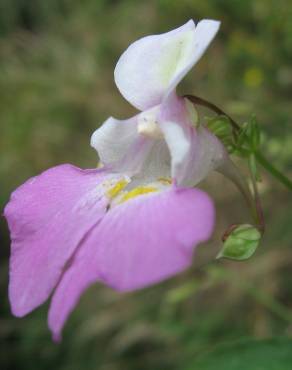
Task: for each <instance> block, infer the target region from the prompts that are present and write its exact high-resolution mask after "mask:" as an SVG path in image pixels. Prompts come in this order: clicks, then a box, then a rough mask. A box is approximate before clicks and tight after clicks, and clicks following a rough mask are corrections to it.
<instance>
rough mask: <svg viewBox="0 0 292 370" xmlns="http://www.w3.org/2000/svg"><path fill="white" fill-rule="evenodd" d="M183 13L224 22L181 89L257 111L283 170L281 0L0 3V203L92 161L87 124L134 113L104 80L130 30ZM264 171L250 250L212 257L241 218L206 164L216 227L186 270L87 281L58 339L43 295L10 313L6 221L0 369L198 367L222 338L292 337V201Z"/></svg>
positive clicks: (291, 154) (286, 115)
mask: <svg viewBox="0 0 292 370" xmlns="http://www.w3.org/2000/svg"><path fill="white" fill-rule="evenodd" d="M190 18H193V19H195V20H199V19H202V18H214V19H219V20H221V21H222V26H221V30H220V32H219V35H218V37H217V38H216V40H215V42H213V44H212V46H211V47H210V49H209V50H208V52H207V53H206V55H205V56H204V57H203V59H202V60H201V61H200V62H199V64H198V65H197V66H196V67H195V69H193V70H192V72H191V73H189V75H188V76H187V78H186V79H185V81H184V82H183V83H182V84H181V85H180V91H183V93H194V94H197V95H199V96H202V97H205V98H207V99H209V100H211V101H213V102H215V103H217V104H218V105H219V106H221V107H223V108H224V110H226V111H227V112H229V113H230V114H231V115H233V116H234V117H235V118H236V119H237V120H239V121H240V122H244V120H245V119H247V118H248V117H249V116H250V114H251V113H255V114H256V115H257V117H258V120H259V122H260V124H261V127H262V131H263V144H262V150H263V152H264V153H265V155H266V156H267V157H268V158H269V159H270V160H271V162H272V163H274V164H275V165H276V166H278V167H279V168H280V169H282V170H283V171H284V172H285V173H286V174H287V175H288V176H290V177H291V175H292V130H291V128H292V126H291V120H292V118H291V113H292V111H291V98H292V66H291V60H292V21H291V19H292V3H291V1H290V0H245V1H242V0H180V1H178V0H157V1H154V0H153V1H152V0H148V1H133V0H121V1H117V0H83V1H82V0H50V1H45V0H0V128H1V130H0V150H1V156H0V186H1V192H0V207H1V209H2V208H3V206H4V205H5V203H6V202H7V201H8V199H9V194H10V192H11V191H12V190H13V189H15V188H16V187H17V186H18V185H20V184H21V183H22V182H23V181H25V180H26V179H27V178H29V177H31V176H34V175H36V174H38V173H40V172H41V171H43V170H45V169H47V168H48V167H51V166H55V165H57V164H60V163H64V162H69V163H73V164H75V165H78V166H81V167H85V168H86V167H87V168H89V167H94V166H95V165H96V162H97V158H96V153H95V152H94V151H93V150H92V149H91V148H90V146H89V137H90V135H91V133H92V132H93V131H94V130H95V129H96V128H97V127H98V126H99V125H100V124H101V123H102V122H103V121H104V120H105V119H106V118H107V117H108V116H109V115H113V116H115V117H120V118H123V117H128V116H130V115H132V114H134V112H135V111H134V109H133V108H132V107H131V106H130V105H129V104H128V103H127V102H126V101H125V100H124V99H123V98H122V96H121V95H120V94H119V92H118V90H117V88H116V87H115V85H114V80H113V68H114V66H115V63H116V61H117V59H118V58H119V56H120V54H121V53H122V52H123V51H124V50H125V48H126V47H127V46H128V45H129V44H130V43H131V42H133V41H134V40H136V39H137V38H140V37H142V36H144V35H148V34H154V33H161V32H165V31H167V30H170V29H172V28H175V27H177V26H179V25H181V24H183V23H184V22H186V21H187V20H189V19H190ZM141 88H142V87H141ZM201 114H202V116H204V114H206V112H204V111H201ZM262 177H263V181H262V184H261V186H260V192H261V196H262V199H263V205H264V210H265V214H266V223H267V231H266V234H265V237H264V241H263V243H262V245H261V248H260V249H259V251H258V252H257V254H256V256H254V257H253V258H252V259H251V260H250V261H248V262H244V263H236V262H226V261H225V262H224V261H219V262H218V261H216V262H214V257H215V255H216V254H217V252H218V250H219V248H220V242H219V240H220V235H221V234H222V232H223V231H224V230H225V228H226V227H227V226H228V225H229V224H230V223H233V222H246V221H247V217H248V215H247V213H246V211H245V206H244V203H243V201H242V200H241V197H240V195H239V194H237V192H236V190H235V189H234V187H233V186H232V185H230V184H229V183H228V182H227V180H225V179H223V178H221V177H220V176H219V175H218V176H215V175H212V176H210V178H209V179H208V180H207V181H206V183H204V184H202V187H204V188H206V189H207V190H208V191H209V192H210V194H212V196H213V197H214V199H215V202H216V207H217V229H216V233H215V235H214V238H213V240H212V241H211V242H210V243H209V244H208V245H205V246H202V247H200V248H199V249H198V251H197V256H196V258H195V261H194V267H193V268H192V269H190V270H189V271H187V272H185V273H183V274H181V275H180V276H178V277H175V278H173V279H171V280H169V281H166V282H164V283H161V284H159V285H157V286H155V287H151V288H148V289H144V290H142V291H139V292H136V293H132V294H125V295H120V294H117V293H115V292H113V291H111V290H110V289H108V288H106V287H104V286H98V285H96V286H94V287H92V288H91V289H90V290H89V291H88V292H87V293H86V294H85V295H84V296H83V298H82V300H81V302H80V304H79V306H78V308H77V309H76V310H75V312H74V313H73V315H72V316H71V318H70V320H69V322H68V324H67V326H66V328H65V331H64V339H63V342H62V343H61V344H59V345H56V344H54V343H52V341H51V338H50V334H49V331H48V329H47V326H46V312H47V308H48V305H45V306H44V307H41V308H40V309H38V310H36V311H35V312H33V313H32V314H30V315H29V316H28V317H26V318H23V319H16V318H13V317H12V315H11V314H10V311H9V304H8V298H7V283H8V257H9V235H8V231H7V226H6V223H5V221H4V219H3V218H2V219H1V226H0V244H1V248H0V258H1V266H0V289H1V297H2V298H1V302H0V315H1V316H0V342H1V346H0V368H1V369H3V370H14V369H17V370H21V369H25V370H40V369H42V370H46V369H50V370H51V369H55V370H79V369H89V370H93V369H101V370H118V369H127V370H128V369H129V370H131V369H135V370H137V369H139V370H140V369H141V370H143V369H158V370H159V369H161V370H162V369H170V370H172V369H195V368H197V367H196V365H195V364H196V361H197V357H198V356H201V354H202V353H205V352H206V351H209V350H212V349H213V348H214V347H216V346H218V344H220V343H237V342H238V340H245V339H246V338H256V339H260V338H273V337H278V336H281V337H282V336H285V337H290V336H292V306H291V305H292V249H291V247H292V245H291V241H292V227H291V219H292V207H291V205H292V202H291V200H292V199H291V194H290V193H289V192H288V191H287V190H286V189H285V188H284V187H283V186H282V185H281V184H278V183H277V182H276V181H274V180H273V179H272V178H271V177H270V176H269V175H267V174H266V173H265V172H264V171H263V172H262ZM291 349H292V345H291ZM268 353H269V348H268V349H266V352H264V355H263V356H264V357H265V355H268ZM222 366H223V367H218V369H222V370H227V367H226V366H224V365H222ZM245 366H247V364H245ZM231 368H232V370H237V367H236V366H233V367H231ZM231 368H230V369H231ZM255 368H256V367H255ZM212 369H213V368H212ZM238 369H239V368H238ZM240 369H249V370H250V369H251V370H253V367H250V366H247V367H240ZM256 369H262V368H259V367H257V368H256ZM287 369H288V367H287ZM289 369H290V367H289ZM199 370H203V366H202V367H201V368H199ZM276 370H282V368H281V369H280V368H277V369H276Z"/></svg>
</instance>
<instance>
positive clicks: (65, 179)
mask: <svg viewBox="0 0 292 370" xmlns="http://www.w3.org/2000/svg"><path fill="white" fill-rule="evenodd" d="M105 177H106V174H105V172H104V171H102V170H81V169H79V168H77V167H74V166H71V165H67V164H65V165H60V166H57V167H54V168H51V169H49V170H47V171H45V172H43V173H42V174H41V175H39V176H37V177H34V178H32V179H30V180H28V181H27V182H26V183H24V184H23V185H22V186H20V187H19V188H18V189H17V190H16V191H15V192H14V193H13V194H12V196H11V199H10V202H9V203H8V204H7V206H6V208H5V211H4V215H5V217H6V219H7V221H8V225H9V229H10V232H11V241H12V245H11V258H10V283H9V298H10V303H11V307H12V312H13V313H14V314H15V315H16V316H24V315H25V314H27V313H29V312H30V311H32V310H33V309H34V308H36V307H37V306H39V305H40V304H41V303H43V302H44V301H45V300H46V299H47V298H48V296H49V295H50V293H51V292H52V290H53V288H54V287H55V285H56V284H57V283H58V281H59V279H60V277H61V274H62V272H63V269H64V266H65V264H66V263H68V261H69V260H70V257H71V256H72V254H73V253H74V251H75V250H76V248H77V247H78V245H79V243H80V242H81V241H82V239H83V238H84V236H85V235H86V233H87V232H88V231H89V230H90V229H91V228H92V227H93V226H94V225H95V224H96V223H98V221H99V220H100V219H101V217H102V216H103V215H104V213H105V211H106V206H107V202H106V199H105V198H104V197H103V194H102V192H101V191H100V189H99V188H98V184H99V183H100V182H101V181H102V180H103V179H105Z"/></svg>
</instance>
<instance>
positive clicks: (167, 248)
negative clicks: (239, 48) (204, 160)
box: [49, 187, 214, 339]
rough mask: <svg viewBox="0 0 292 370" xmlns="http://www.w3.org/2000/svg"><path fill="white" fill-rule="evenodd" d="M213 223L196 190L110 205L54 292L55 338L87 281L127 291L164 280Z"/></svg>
mask: <svg viewBox="0 0 292 370" xmlns="http://www.w3.org/2000/svg"><path fill="white" fill-rule="evenodd" d="M213 224H214V208H213V204H212V202H211V200H210V198H209V197H208V196H207V194H205V193H204V192H202V191H200V190H196V189H183V188H181V189H180V188H173V187H172V188H170V189H168V190H166V191H163V192H161V193H152V194H151V195H150V194H148V195H144V196H139V197H137V198H134V199H132V200H129V201H127V202H125V203H123V204H121V205H117V206H115V207H114V208H113V209H111V210H110V211H109V212H108V213H107V214H106V216H105V217H104V218H103V220H102V221H101V222H100V224H99V225H98V227H97V228H95V229H93V230H92V232H91V233H90V235H88V237H87V238H86V240H85V241H84V243H83V246H82V248H80V249H79V250H78V252H77V253H76V255H75V259H74V263H73V264H72V265H71V266H70V268H69V269H68V270H67V271H66V273H65V274H64V276H63V278H62V280H61V282H60V284H59V285H58V287H57V289H56V291H55V294H54V296H53V298H52V304H51V307H50V312H49V326H50V328H51V330H52V332H53V335H54V338H55V339H59V338H60V332H61V330H62V327H63V325H64V323H65V321H66V319H67V317H68V315H69V314H70V312H71V311H72V310H73V308H74V307H75V305H76V303H77V301H78V300H79V297H80V295H81V294H82V293H83V291H84V290H85V289H86V288H88V287H89V286H90V285H91V284H93V283H94V282H96V281H103V282H104V283H105V284H107V285H109V286H110V287H112V288H114V289H116V290H120V291H130V290H135V289H139V288H143V287H145V286H148V285H151V284H154V283H157V282H159V281H161V280H163V279H166V278H168V277H170V276H172V275H174V274H176V273H178V272H180V271H182V270H184V269H185V268H187V267H188V266H189V265H190V263H191V261H192V253H193V250H194V247H195V246H196V245H197V244H198V243H200V242H203V241H206V240H207V239H208V238H209V237H210V235H211V232H212V229H213Z"/></svg>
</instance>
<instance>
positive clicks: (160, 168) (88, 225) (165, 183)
mask: <svg viewBox="0 0 292 370" xmlns="http://www.w3.org/2000/svg"><path fill="white" fill-rule="evenodd" d="M218 28H219V22H216V21H213V20H203V21H201V22H199V23H198V24H197V25H195V23H194V22H193V21H189V22H188V23H186V24H185V25H183V26H182V27H180V28H178V29H176V30H173V31H171V32H168V33H165V34H161V35H155V36H148V37H145V38H142V39H141V40H138V41H136V42H135V43H133V44H132V45H131V46H130V47H129V48H128V49H127V50H126V51H125V53H124V54H123V55H122V56H121V58H120V60H119V61H118V64H117V66H116V69H115V81H116V84H117V86H118V88H119V90H120V91H121V93H122V95H123V96H124V97H125V98H126V99H127V100H128V101H129V102H130V103H132V104H133V105H134V106H135V107H136V108H138V109H140V110H141V111H142V112H141V113H139V114H137V115H136V116H135V117H133V118H130V119H128V120H123V121H119V120H116V119H114V118H109V119H108V120H107V121H106V122H105V123H104V124H103V125H102V126H101V127H100V128H99V129H98V130H97V131H96V132H95V133H94V134H93V135H92V139H91V145H92V146H93V147H94V148H95V149H96V150H97V152H98V154H99V158H100V161H101V167H100V168H98V169H90V170H81V169H79V168H76V167H74V166H71V165H60V166H57V167H54V168H51V169H49V170H47V171H45V172H43V173H42V174H40V175H39V176H37V177H34V178H32V179H30V180H28V181H27V182H26V183H25V184H23V185H22V186H20V187H19V188H18V189H17V190H16V191H15V192H14V193H13V194H12V196H11V199H10V202H9V203H8V205H7V206H6V208H5V212H4V214H5V217H6V219H7V221H8V224H9V228H10V232H11V241H12V246H11V259H10V283H9V298H10V303H11V307H12V311H13V313H14V314H15V315H16V316H24V315H26V314H27V313H29V312H30V311H32V310H33V309H34V308H36V307H38V306H39V305H41V304H42V303H43V302H45V301H46V300H47V299H48V298H49V297H50V296H51V295H52V300H51V306H50V310H49V319H48V320H49V327H50V329H51V330H52V332H53V336H54V338H55V339H58V338H60V335H61V330H62V328H63V325H64V323H65V321H66V319H67V317H68V315H69V314H70V312H71V311H72V310H73V308H74V307H75V305H76V303H77V302H78V300H79V298H80V296H81V294H82V293H83V292H84V290H85V289H86V288H88V287H89V286H90V285H91V284H93V283H95V282H102V283H104V284H106V285H108V286H110V287H112V288H113V289H116V290H119V291H131V290H135V289H139V288H142V287H145V286H149V285H151V284H153V283H156V282H159V281H161V280H163V279H166V278H168V277H170V276H172V275H174V274H176V273H178V272H180V271H182V270H184V269H186V268H187V267H188V266H189V265H190V264H191V261H192V254H193V250H194V248H195V246H196V245H198V244H199V243H201V242H203V241H206V240H208V238H209V237H210V236H211V233H212V230H213V225H214V207H213V203H212V201H211V199H210V198H209V196H208V195H207V194H206V193H204V192H203V191H201V190H198V189H194V188H193V186H195V185H196V184H197V183H198V182H200V181H201V180H202V179H204V178H205V177H206V175H207V174H208V173H209V171H210V170H212V169H220V168H221V167H224V163H226V161H228V156H227V154H226V151H225V150H224V147H223V145H222V144H221V142H220V141H219V140H218V139H217V138H216V137H215V136H214V135H213V134H211V133H210V132H209V131H208V130H207V129H206V128H204V127H203V126H201V125H199V124H198V122H197V115H196V111H195V109H194V108H193V105H192V104H191V103H190V102H189V101H188V100H187V99H185V98H182V97H179V96H177V95H176V92H175V89H176V86H177V84H178V83H179V82H180V81H181V80H182V78H183V77H184V76H185V75H186V73H187V72H188V71H189V70H190V69H191V68H192V66H193V65H194V64H195V63H196V62H197V61H198V59H199V58H200V57H201V55H202V54H203V52H204V51H205V49H206V48H207V46H208V45H209V43H210V42H211V41H212V39H213V38H214V36H215V34H216V32H217V30H218Z"/></svg>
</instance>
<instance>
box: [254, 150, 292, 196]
mask: <svg viewBox="0 0 292 370" xmlns="http://www.w3.org/2000/svg"><path fill="white" fill-rule="evenodd" d="M255 157H256V160H257V161H258V162H259V164H260V165H261V166H262V167H264V169H265V170H266V171H268V172H270V174H272V175H273V176H274V177H275V178H276V179H277V180H279V181H280V182H281V184H283V185H284V186H286V187H287V188H288V189H290V190H292V181H291V180H289V179H288V177H286V176H285V175H283V174H282V173H281V172H280V171H279V170H277V169H276V168H275V167H274V166H273V165H272V164H271V163H270V162H269V161H268V160H267V159H266V158H265V157H264V156H263V155H262V154H261V153H260V152H255Z"/></svg>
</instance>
